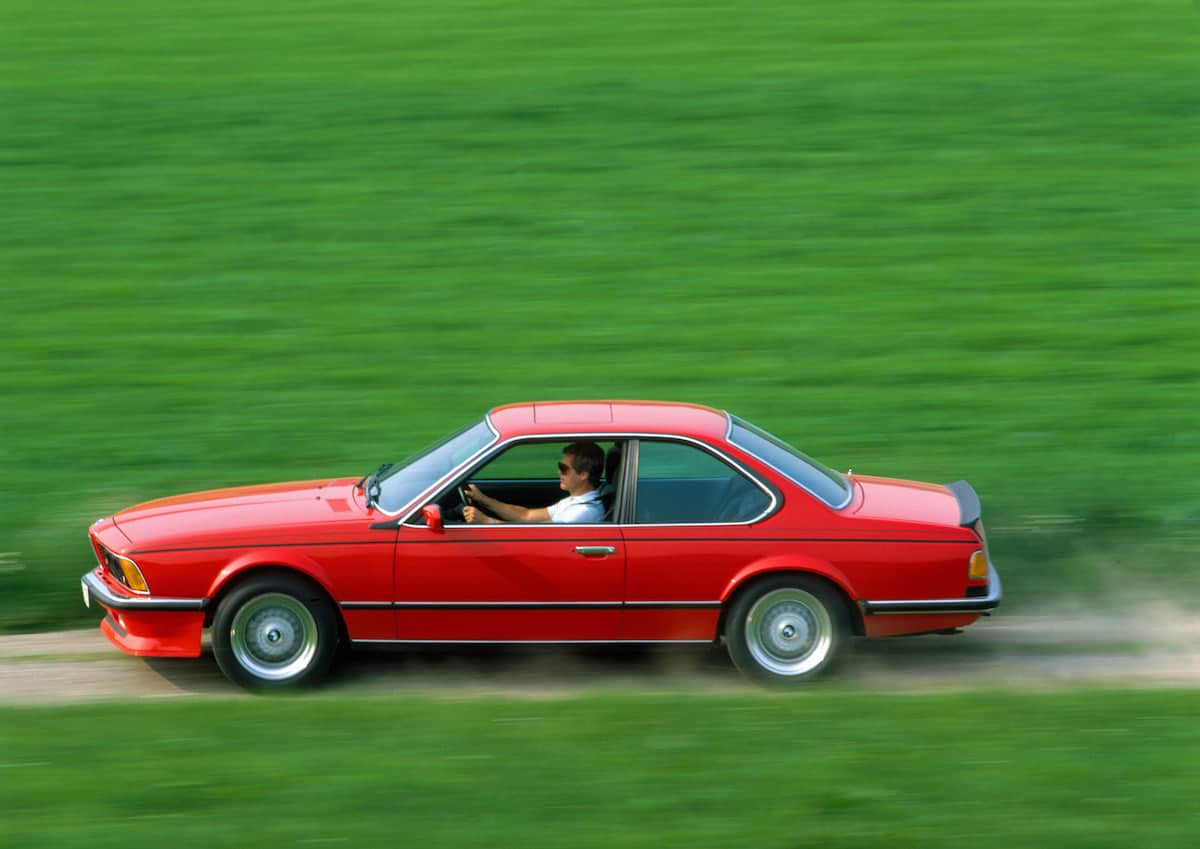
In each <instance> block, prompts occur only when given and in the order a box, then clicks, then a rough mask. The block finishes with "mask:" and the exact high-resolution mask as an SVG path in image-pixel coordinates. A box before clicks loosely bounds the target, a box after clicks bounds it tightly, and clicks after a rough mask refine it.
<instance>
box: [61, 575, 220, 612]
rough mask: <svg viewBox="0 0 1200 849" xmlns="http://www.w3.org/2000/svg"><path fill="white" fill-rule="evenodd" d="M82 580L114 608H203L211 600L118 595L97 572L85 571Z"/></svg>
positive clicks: (92, 592)
mask: <svg viewBox="0 0 1200 849" xmlns="http://www.w3.org/2000/svg"><path fill="white" fill-rule="evenodd" d="M81 580H82V581H83V584H84V586H86V587H87V588H88V591H89V592H90V593H91V596H92V597H93V598H95V599H96V600H97V601H99V602H100V603H101V604H102V605H104V606H105V607H111V608H113V609H114V610H203V609H204V608H205V607H207V606H208V601H209V600H208V599H207V598H157V597H154V596H143V595H139V596H122V595H117V594H116V593H114V592H113V591H112V590H110V589H109V588H108V586H107V585H106V584H105V583H104V582H103V581H102V580H101V579H100V578H99V577H97V575H96V573H95V572H87V573H85V574H84V576H83V577H82V578H81ZM89 606H90V605H89Z"/></svg>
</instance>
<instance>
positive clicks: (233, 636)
mask: <svg viewBox="0 0 1200 849" xmlns="http://www.w3.org/2000/svg"><path fill="white" fill-rule="evenodd" d="M337 642H338V627H337V615H336V614H335V613H334V611H333V606H332V604H331V603H330V601H329V599H328V598H327V597H326V596H325V594H324V593H323V592H321V590H320V589H318V588H317V587H315V586H314V585H312V584H310V583H309V582H308V581H305V580H303V579H301V578H298V577H295V576H290V575H270V576H263V577H259V578H251V579H250V580H248V581H247V582H246V583H244V584H242V585H241V586H239V587H237V588H236V589H234V590H233V592H231V593H230V594H229V595H228V596H226V598H225V599H224V600H222V602H221V604H220V606H219V607H218V608H217V613H216V616H215V617H214V618H213V626H212V645H213V654H214V656H215V657H216V660H217V665H218V666H219V667H221V671H222V672H224V673H225V676H226V677H227V678H229V680H231V681H233V682H234V683H235V684H240V685H241V686H243V687H249V688H251V689H280V688H285V687H294V686H299V685H302V684H309V683H312V682H314V681H316V680H318V679H319V678H320V677H321V676H323V675H324V674H325V672H326V671H328V669H329V665H330V663H331V662H332V661H333V657H334V653H335V651H336V650H337Z"/></svg>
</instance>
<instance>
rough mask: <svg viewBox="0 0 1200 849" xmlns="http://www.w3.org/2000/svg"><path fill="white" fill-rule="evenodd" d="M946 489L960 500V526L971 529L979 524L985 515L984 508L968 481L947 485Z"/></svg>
mask: <svg viewBox="0 0 1200 849" xmlns="http://www.w3.org/2000/svg"><path fill="white" fill-rule="evenodd" d="M946 489H948V490H950V491H951V492H952V493H954V497H955V498H957V499H958V524H959V525H961V526H962V527H964V528H969V527H971V525H974V524H975V523H976V522H978V521H979V517H980V516H981V515H982V513H983V507H982V506H981V505H980V503H979V496H978V495H976V494H975V490H974V489H973V488H972V487H971V485H970V484H969V483H967V482H966V481H955V482H954V483H948V484H946Z"/></svg>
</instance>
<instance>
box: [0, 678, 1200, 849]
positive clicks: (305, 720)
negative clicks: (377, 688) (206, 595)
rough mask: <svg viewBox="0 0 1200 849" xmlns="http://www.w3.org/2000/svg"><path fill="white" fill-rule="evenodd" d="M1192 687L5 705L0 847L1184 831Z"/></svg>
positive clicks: (1084, 843) (1174, 834) (1018, 841)
mask: <svg viewBox="0 0 1200 849" xmlns="http://www.w3.org/2000/svg"><path fill="white" fill-rule="evenodd" d="M1198 708H1200V705H1197V695H1196V694H1195V693H1183V692H1169V691H1166V692H1128V693H1110V692H1077V693H1056V694H1053V693H1042V694H989V693H979V694H971V695H924V696H918V695H911V696H892V697H880V696H877V695H849V694H845V693H842V694H836V695H826V694H812V693H810V694H808V695H806V696H804V697H802V698H772V697H767V696H757V697H756V696H747V695H745V694H741V695H738V696H712V695H709V696H703V695H698V694H695V693H689V694H687V695H686V696H683V695H662V696H631V695H625V696H606V697H605V696H594V697H588V698H574V699H561V700H560V699H550V700H548V701H539V700H529V701H500V700H493V699H468V700H465V701H452V700H450V701H447V700H441V701H439V700H429V699H421V698H410V699H405V700H404V701H393V700H386V701H384V700H381V701H365V700H346V699H342V698H339V699H336V700H332V699H331V700H315V701H308V700H290V701H279V700H274V699H264V700H254V701H240V702H235V701H210V700H204V701H203V702H188V703H180V702H173V703H168V702H160V703H156V704H146V703H141V704H129V705H119V704H109V705H105V704H98V705H88V706H86V707H72V708H56V709H36V710H34V709H22V710H15V709H6V710H2V711H0V751H3V752H4V754H3V758H2V759H3V763H0V823H2V824H3V828H2V829H0V846H11V847H27V846H39V847H57V846H84V845H86V846H89V847H96V849H102V848H103V847H110V846H111V847H121V849H134V848H135V847H142V846H147V847H160V846H162V845H163V842H164V840H166V841H168V842H169V843H170V845H172V846H178V847H191V846H202V847H206V849H208V847H222V846H237V847H247V849H248V847H257V846H264V847H278V846H292V845H300V846H304V845H325V844H332V845H346V846H421V847H430V849H432V847H441V846H447V847H455V848H456V849H463V847H474V846H480V847H489V849H490V847H496V846H521V847H528V849H536V848H537V847H543V846H545V847H555V849H557V847H561V846H573V847H591V846H597V847H605V849H608V847H612V846H622V847H643V846H645V847H655V849H658V847H674V846H679V847H688V849H698V848H700V847H728V846H758V847H764V849H773V848H774V847H779V849H798V847H838V848H839V849H851V847H878V846H896V847H913V849H940V847H947V849H951V847H952V848H953V849H960V847H963V846H973V847H980V849H986V847H997V849H1010V847H1014V846H1021V847H1030V849H1033V847H1053V849H1074V847H1081V848H1082V847H1087V849H1101V848H1102V847H1112V849H1128V847H1130V846H1154V847H1159V848H1160V849H1170V847H1180V849H1184V848H1185V847H1186V849H1191V847H1193V846H1194V845H1195V836H1196V832H1197V828H1198V827H1200V815H1198V814H1197V811H1196V805H1195V790H1196V782H1195V772H1196V770H1195V763H1196V759H1197V757H1198V756H1200V745H1198V742H1197V741H1198V739H1200V738H1197V736H1196V734H1195V716H1196V712H1197V709H1198ZM87 765H91V767H92V768H87Z"/></svg>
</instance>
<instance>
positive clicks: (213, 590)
mask: <svg viewBox="0 0 1200 849" xmlns="http://www.w3.org/2000/svg"><path fill="white" fill-rule="evenodd" d="M263 567H269V568H273V569H290V570H292V571H294V572H299V573H300V574H302V575H305V576H307V577H309V578H311V579H312V580H313V581H316V582H317V583H318V584H319V585H320V586H321V589H323V590H324V591H325V592H326V593H327V594H328V595H329V596H330V597H331V598H333V597H334V593H333V582H332V581H331V580H330V578H329V573H328V572H327V571H326V569H325V567H324V566H322V565H321V564H320V563H318V562H317V561H315V560H313V559H312V558H311V557H308V556H307V555H305V554H304V553H303V552H301V551H298V550H297V549H294V548H259V549H255V550H253V551H247V552H245V553H244V554H240V555H238V556H237V557H236V558H235V559H233V560H231V561H230V562H229V564H228V565H226V566H225V567H224V568H223V569H222V570H221V571H220V572H218V573H217V575H216V577H215V578H213V581H212V583H211V584H210V585H209V587H208V592H207V593H205V596H206V597H207V598H210V599H211V598H215V597H216V595H217V594H218V593H219V592H220V591H221V590H222V588H224V587H226V586H228V584H229V582H230V581H231V580H233V579H235V578H237V577H238V576H239V575H242V574H244V573H246V572H249V571H250V570H252V569H260V568H263Z"/></svg>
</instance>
